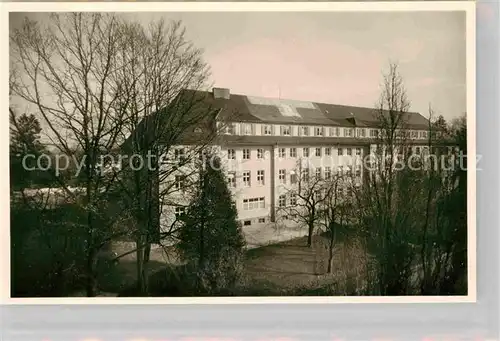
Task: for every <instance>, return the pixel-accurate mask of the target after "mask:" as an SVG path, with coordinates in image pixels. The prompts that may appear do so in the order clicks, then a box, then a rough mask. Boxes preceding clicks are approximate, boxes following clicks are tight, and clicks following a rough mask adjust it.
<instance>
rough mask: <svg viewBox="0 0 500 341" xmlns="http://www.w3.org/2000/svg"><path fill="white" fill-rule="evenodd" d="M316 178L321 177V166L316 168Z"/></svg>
mask: <svg viewBox="0 0 500 341" xmlns="http://www.w3.org/2000/svg"><path fill="white" fill-rule="evenodd" d="M316 179H321V168H319V167H318V168H316Z"/></svg>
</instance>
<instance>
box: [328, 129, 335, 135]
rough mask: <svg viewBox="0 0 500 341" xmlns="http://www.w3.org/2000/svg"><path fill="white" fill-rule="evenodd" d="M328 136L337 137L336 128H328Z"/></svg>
mask: <svg viewBox="0 0 500 341" xmlns="http://www.w3.org/2000/svg"><path fill="white" fill-rule="evenodd" d="M328 134H329V135H330V136H336V135H335V128H334V127H330V128H328Z"/></svg>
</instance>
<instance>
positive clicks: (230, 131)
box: [224, 123, 236, 135]
mask: <svg viewBox="0 0 500 341" xmlns="http://www.w3.org/2000/svg"><path fill="white" fill-rule="evenodd" d="M235 132H236V127H235V124H234V123H228V124H227V125H225V126H224V134H226V135H234V133H235Z"/></svg>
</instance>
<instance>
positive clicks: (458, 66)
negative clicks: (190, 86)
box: [11, 12, 466, 119]
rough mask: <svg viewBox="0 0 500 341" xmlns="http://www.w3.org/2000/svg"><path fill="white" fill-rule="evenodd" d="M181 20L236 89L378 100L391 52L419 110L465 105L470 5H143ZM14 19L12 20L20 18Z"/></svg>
mask: <svg viewBox="0 0 500 341" xmlns="http://www.w3.org/2000/svg"><path fill="white" fill-rule="evenodd" d="M124 16H125V17H126V18H130V19H131V20H132V19H133V20H139V21H141V22H143V23H145V24H147V23H148V22H149V21H151V20H153V19H156V18H160V17H164V18H166V19H174V20H179V19H180V20H182V22H183V23H184V25H185V27H186V29H187V36H188V38H189V39H190V40H191V41H193V43H194V44H195V45H196V46H197V47H200V48H202V49H203V50H204V51H205V54H204V57H205V60H206V61H207V62H208V64H209V65H210V66H211V71H212V82H213V83H214V85H215V86H218V87H226V88H229V89H230V90H231V92H232V93H238V94H246V95H251V96H265V97H279V96H280V94H281V98H287V99H297V100H310V101H316V102H326V103H335V104H345V105H357V106H373V105H374V104H375V103H376V101H377V98H378V94H379V91H380V89H379V84H380V81H381V77H382V76H381V73H382V71H383V70H384V68H385V67H386V66H387V64H388V62H389V60H394V61H397V62H398V63H399V65H400V68H401V73H402V75H403V77H404V80H405V84H406V87H407V91H408V97H409V99H410V101H411V104H412V105H411V110H412V111H418V112H421V113H422V114H424V115H426V113H427V108H428V105H429V103H431V104H432V106H433V107H434V109H435V111H436V112H437V113H439V114H442V115H444V116H445V118H446V119H451V118H453V117H456V116H458V115H460V114H462V113H464V112H465V111H466V44H465V41H466V40H465V13H464V12H372V13H369V12H364V13H359V12H358V13H356V12H351V13H346V12H343V13H340V12H329V13H328V12H323V13H262V12H261V13H259V12H242V13H229V12H226V13H209V12H208V13H207V12H205V13H203V12H198V13H167V14H165V13H140V14H124ZM12 24H14V23H11V25H12Z"/></svg>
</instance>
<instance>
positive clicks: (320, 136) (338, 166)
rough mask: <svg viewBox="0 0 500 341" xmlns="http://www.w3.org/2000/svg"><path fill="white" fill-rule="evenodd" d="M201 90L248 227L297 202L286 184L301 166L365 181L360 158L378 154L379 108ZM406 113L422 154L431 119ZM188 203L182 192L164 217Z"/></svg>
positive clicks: (410, 135)
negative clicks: (287, 190) (344, 173)
mask: <svg viewBox="0 0 500 341" xmlns="http://www.w3.org/2000/svg"><path fill="white" fill-rule="evenodd" d="M201 95H202V97H203V101H204V104H205V105H206V106H207V107H211V108H214V109H216V110H217V115H216V116H215V119H214V122H212V123H211V124H212V125H213V126H215V127H218V129H217V131H218V136H217V138H215V139H214V140H213V143H212V145H213V146H214V148H215V149H216V151H217V153H218V155H219V157H220V159H221V160H222V161H223V162H222V163H223V167H224V170H225V171H226V172H227V176H228V182H229V186H230V187H231V190H232V193H233V195H234V201H235V203H236V207H237V210H238V216H239V219H240V220H241V221H242V224H243V226H244V228H245V226H249V225H254V224H259V223H267V222H273V221H275V219H276V212H277V209H278V208H279V207H280V206H284V205H288V204H290V202H289V201H290V200H294V199H293V198H289V197H287V195H286V189H287V185H291V184H293V183H294V182H296V181H297V168H298V167H300V164H304V162H305V163H307V167H306V168H307V169H309V171H310V172H314V173H313V174H312V175H317V176H322V177H329V176H331V174H335V173H337V172H352V173H351V174H355V175H356V176H357V178H358V179H359V181H362V180H363V176H365V175H364V172H363V170H362V169H361V165H362V163H361V162H359V161H360V160H361V158H363V157H364V156H366V155H367V154H369V153H373V150H374V148H376V142H375V139H376V136H378V134H379V132H380V121H379V119H378V118H377V115H376V110H374V109H371V108H362V107H354V106H345V105H336V104H325V103H316V102H307V101H296V100H284V99H271V98H262V97H252V96H246V95H235V94H231V93H230V90H229V89H222V88H214V89H213V91H212V92H211V93H203V94H201ZM405 115H406V117H405V130H406V131H404V132H403V133H404V134H405V136H406V137H407V138H408V140H409V141H411V147H410V148H411V149H413V152H414V153H417V154H419V153H421V152H424V149H425V148H427V146H426V145H427V144H428V130H429V122H428V120H427V119H426V118H425V117H423V116H422V115H420V114H419V113H414V112H409V113H405ZM202 129H203V128H199V127H196V128H194V132H196V133H198V134H203V133H204V131H202ZM194 136H195V135H194ZM185 148H189V147H187V146H178V147H176V148H175V149H174V150H173V151H172V153H174V157H178V156H179V155H181V156H182V155H184V154H185V153H187V152H186V150H185ZM178 178H179V179H178V180H179V181H182V177H180V176H178ZM174 181H176V180H175V179H174ZM160 186H162V185H161V184H160ZM176 186H178V187H179V188H180V187H182V186H181V185H180V184H179V185H176ZM188 200H189V199H188V196H187V195H185V193H180V194H178V201H177V202H178V203H179V204H178V205H170V207H169V208H167V207H163V209H162V210H161V211H162V212H163V213H162V214H163V217H162V218H163V219H166V220H172V219H174V218H175V216H176V215H177V216H178V215H180V214H182V213H183V212H184V207H183V205H184V204H186V205H187V204H188Z"/></svg>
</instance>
